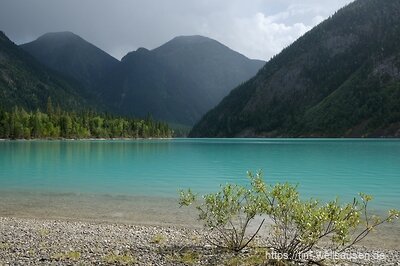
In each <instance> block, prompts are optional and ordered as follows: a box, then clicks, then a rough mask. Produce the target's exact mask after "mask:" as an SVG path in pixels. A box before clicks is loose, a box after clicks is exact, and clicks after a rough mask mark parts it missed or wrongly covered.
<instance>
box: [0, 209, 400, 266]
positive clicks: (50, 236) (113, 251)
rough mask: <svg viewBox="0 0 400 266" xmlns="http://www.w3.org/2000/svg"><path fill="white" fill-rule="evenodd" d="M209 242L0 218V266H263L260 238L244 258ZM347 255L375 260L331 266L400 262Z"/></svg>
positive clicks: (396, 255) (147, 229) (126, 227)
mask: <svg viewBox="0 0 400 266" xmlns="http://www.w3.org/2000/svg"><path fill="white" fill-rule="evenodd" d="M206 237H207V233H206V232H205V231H204V230H203V229H195V228H185V227H177V226H165V225H164V226H154V225H135V224H133V225H132V224H120V223H99V222H93V221H92V222H89V221H66V220H60V219H33V218H15V217H2V216H0V264H2V263H5V264H11V265H14V264H24V265H37V264H40V265H54V264H57V265H71V264H79V263H83V264H85V265H97V264H101V265H109V264H113V265H115V264H117V265H118V264H121V265H125V264H129V265H130V264H133V265H224V264H225V265H241V264H237V263H238V261H239V262H240V263H241V262H246V261H253V262H254V261H256V260H257V262H261V263H263V262H264V261H265V258H266V257H265V251H266V250H264V249H262V248H260V247H262V246H263V245H264V244H265V242H264V239H263V238H262V237H257V238H256V240H255V242H254V245H253V247H252V248H248V249H246V250H244V251H243V252H240V253H231V252H227V251H223V250H220V249H218V248H216V247H213V246H211V245H210V244H208V242H207V240H206ZM319 251H320V252H326V251H327V250H319ZM347 253H348V254H349V255H350V254H360V255H362V254H364V255H365V254H371V258H368V259H362V260H360V259H357V260H352V261H351V260H350V261H343V260H340V261H334V262H332V264H327V265H337V264H336V263H338V262H340V263H341V264H340V265H355V264H358V265H359V263H362V264H371V263H372V264H373V265H377V264H379V265H396V264H395V263H397V262H398V261H400V250H399V249H392V250H387V249H381V248H373V249H371V248H366V247H364V246H357V247H354V248H352V249H351V250H349V251H347ZM375 255H379V256H376V257H375ZM234 262H236V264H234ZM249 265H257V264H249Z"/></svg>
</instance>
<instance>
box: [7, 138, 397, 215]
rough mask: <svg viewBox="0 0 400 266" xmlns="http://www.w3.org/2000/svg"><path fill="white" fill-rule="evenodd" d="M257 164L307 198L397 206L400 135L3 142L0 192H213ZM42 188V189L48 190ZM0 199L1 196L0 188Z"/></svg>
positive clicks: (171, 195)
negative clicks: (364, 197)
mask: <svg viewBox="0 0 400 266" xmlns="http://www.w3.org/2000/svg"><path fill="white" fill-rule="evenodd" d="M258 169H262V170H263V172H264V175H265V179H266V180H267V182H269V183H275V182H291V183H295V184H299V190H300V191H301V192H302V193H303V195H305V196H308V197H317V198H321V199H323V200H329V199H333V198H334V197H336V196H340V197H341V198H343V199H346V200H348V199H351V198H352V197H353V196H356V195H357V193H358V192H365V193H370V194H373V195H374V196H375V200H374V201H375V202H374V204H373V206H374V208H376V209H389V208H399V207H400V196H399V195H400V140H348V139H346V140H328V139H321V140H316V139H295V140H294V139H172V140H138V141H1V142H0V192H1V191H2V192H3V194H7V193H8V194H7V195H10V193H11V194H12V193H14V192H15V193H16V194H18V193H19V194H18V195H24V194H26V193H53V194H54V195H57V194H62V193H72V194H73V195H74V194H79V195H86V194H87V195H110V196H151V197H160V198H175V197H176V196H177V190H178V189H179V188H188V187H191V188H192V189H193V190H195V191H198V192H202V193H204V192H212V191H215V190H216V189H217V188H218V186H219V184H223V183H226V182H237V183H245V182H246V181H247V180H246V171H248V170H252V171H256V170H258ZM46 195H48V194H46ZM0 198H1V195H0Z"/></svg>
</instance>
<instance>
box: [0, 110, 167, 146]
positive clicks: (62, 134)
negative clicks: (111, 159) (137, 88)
mask: <svg viewBox="0 0 400 266" xmlns="http://www.w3.org/2000/svg"><path fill="white" fill-rule="evenodd" d="M172 133H173V132H172V130H171V129H170V128H169V127H168V125H167V124H165V123H161V122H157V121H154V120H153V119H152V118H150V117H149V118H146V119H142V120H141V119H131V118H129V119H128V118H122V117H116V116H113V115H108V114H99V113H96V112H93V111H82V112H79V113H76V112H67V111H62V110H61V109H60V108H55V109H53V107H52V106H51V103H50V104H48V105H47V111H46V113H43V112H41V111H40V110H36V111H33V112H32V111H29V112H28V111H25V110H24V109H23V108H19V107H14V108H13V109H12V111H6V110H2V109H1V107H0V138H3V139H42V138H52V139H57V138H68V139H75V138H78V139H84V138H150V137H154V138H167V137H171V136H172Z"/></svg>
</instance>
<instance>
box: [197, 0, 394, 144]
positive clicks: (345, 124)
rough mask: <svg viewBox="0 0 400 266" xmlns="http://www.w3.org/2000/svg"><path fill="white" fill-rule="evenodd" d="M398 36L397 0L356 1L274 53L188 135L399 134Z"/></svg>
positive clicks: (329, 135) (337, 135)
mask: <svg viewBox="0 0 400 266" xmlns="http://www.w3.org/2000/svg"><path fill="white" fill-rule="evenodd" d="M399 41H400V2H399V1H391V0H383V1H382V0H359V1H356V2H354V3H352V4H350V5H348V6H347V7H345V8H343V9H342V10H340V11H339V12H337V13H336V14H335V15H334V16H333V17H331V18H329V19H328V20H326V21H325V22H323V23H321V24H320V25H319V26H317V27H316V28H314V29H313V30H311V31H310V32H308V33H307V34H305V35H304V36H303V37H301V38H300V39H299V40H297V41H296V42H295V43H293V44H292V45H291V46H290V47H288V48H286V49H285V50H283V51H282V52H281V53H280V54H279V55H277V56H276V57H274V58H273V59H271V60H270V61H269V62H268V63H267V64H266V65H265V66H264V67H263V69H262V70H261V71H260V72H259V73H258V74H257V75H256V77H254V78H252V79H251V80H249V81H248V82H246V83H245V84H243V85H241V86H239V87H237V88H236V89H234V90H233V91H232V92H231V93H230V94H229V96H227V97H226V98H224V100H223V101H222V102H221V103H220V104H219V105H218V106H217V107H216V108H214V109H213V110H211V111H210V112H208V113H207V114H206V115H205V116H204V117H203V118H202V119H201V121H200V122H199V123H198V124H197V125H195V127H194V128H193V130H192V132H191V134H190V135H191V136H192V137H217V136H218V137H234V136H244V137H250V136H256V137H259V136H268V137H276V136H290V137H292V136H318V137H320V136H323V137H325V136H326V137H339V136H345V137H350V136H364V137H372V136H400V46H399Z"/></svg>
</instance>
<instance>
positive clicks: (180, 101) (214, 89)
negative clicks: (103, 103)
mask: <svg viewBox="0 0 400 266" xmlns="http://www.w3.org/2000/svg"><path fill="white" fill-rule="evenodd" d="M263 64H264V62H263V61H259V60H250V59H248V58H246V57H244V56H243V55H241V54H239V53H236V52H234V51H232V50H230V49H229V48H228V47H226V46H224V45H222V44H220V43H218V42H217V41H214V40H212V39H209V38H205V37H201V36H186V37H177V38H175V39H173V40H171V41H169V42H168V43H166V44H164V45H162V46H161V47H159V48H156V49H154V50H151V51H149V50H147V49H144V48H140V49H138V50H137V51H135V52H131V53H129V54H127V55H126V56H125V57H124V58H123V59H122V60H121V63H120V64H119V65H118V66H117V67H116V68H115V69H114V71H113V72H112V74H111V75H110V76H109V80H108V81H107V82H105V84H106V85H105V86H104V89H103V98H104V99H108V101H109V102H111V103H112V109H113V110H117V111H118V112H121V113H124V114H135V115H138V116H145V115H147V114H151V115H152V116H153V117H154V118H157V119H161V120H165V121H168V122H174V123H179V124H185V125H193V124H194V123H195V122H196V121H197V120H198V119H199V118H200V117H201V116H202V115H203V114H204V113H205V112H206V111H207V110H209V109H210V108H212V107H213V106H215V105H216V104H217V103H218V102H219V101H220V100H221V99H222V98H223V97H224V96H225V95H227V94H228V93H229V91H230V90H231V89H232V88H234V87H235V86H237V85H238V84H240V83H241V82H243V81H245V80H247V79H249V78H250V77H252V76H254V75H255V74H256V72H257V71H258V70H259V69H260V68H261V66H262V65H263Z"/></svg>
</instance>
